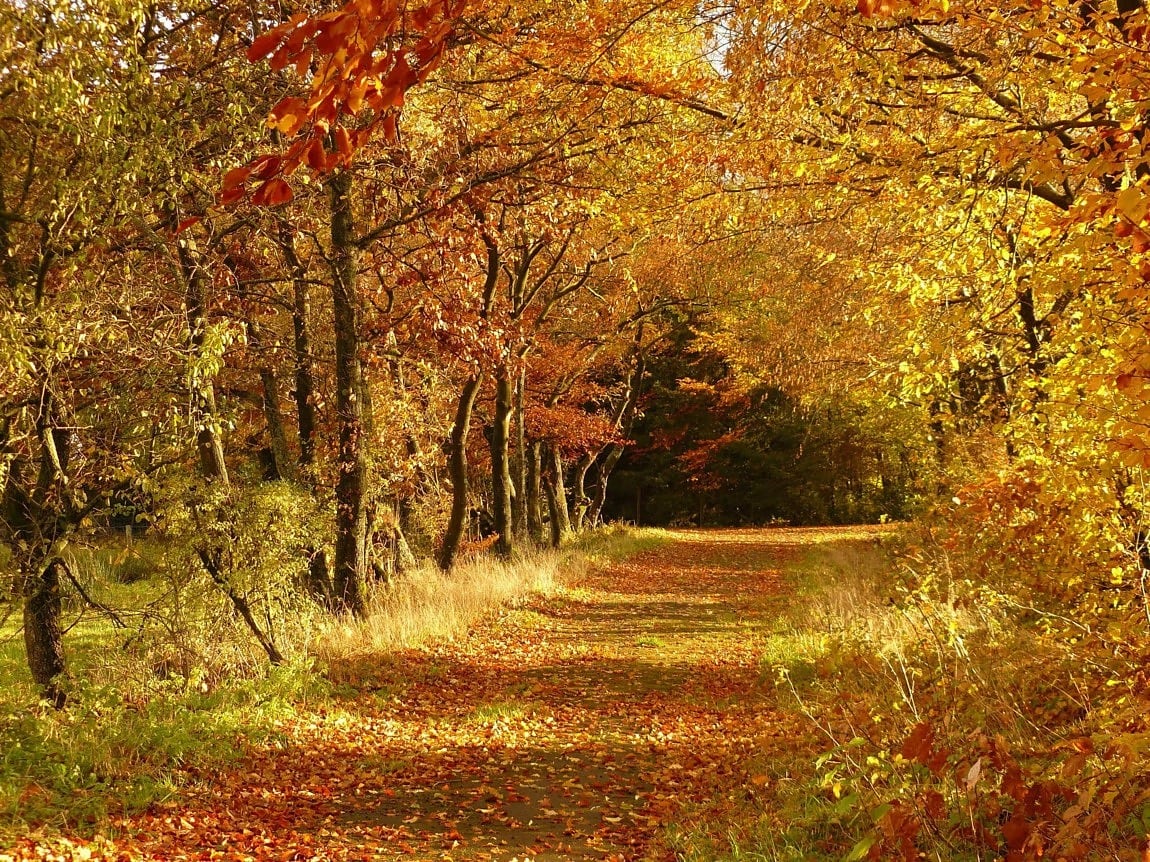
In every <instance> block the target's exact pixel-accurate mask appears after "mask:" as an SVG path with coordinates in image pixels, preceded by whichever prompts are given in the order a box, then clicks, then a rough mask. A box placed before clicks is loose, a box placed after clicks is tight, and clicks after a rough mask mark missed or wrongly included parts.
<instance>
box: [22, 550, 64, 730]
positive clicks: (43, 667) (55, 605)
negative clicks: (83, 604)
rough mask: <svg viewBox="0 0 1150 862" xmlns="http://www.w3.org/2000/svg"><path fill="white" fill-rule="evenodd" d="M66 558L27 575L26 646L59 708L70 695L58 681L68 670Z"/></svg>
mask: <svg viewBox="0 0 1150 862" xmlns="http://www.w3.org/2000/svg"><path fill="white" fill-rule="evenodd" d="M64 566H65V564H64V561H63V560H61V559H60V558H59V557H55V558H53V559H52V560H51V561H49V563H48V565H47V566H45V567H44V569H43V570H42V571H41V572H39V573H38V574H36V573H29V574H28V575H27V576H26V577H25V579H24V650H25V652H26V654H27V656H28V669H29V670H30V671H31V672H32V679H34V680H35V681H36V684H37V685H39V686H40V688H41V689H42V690H43V692H44V696H45V697H46V698H47V699H48V700H49V701H51V702H52V705H53V706H55V707H56V708H57V709H60V708H61V707H63V706H64V703H65V701H66V699H67V697H66V695H65V694H64V692H63V691H61V690H60V688H59V686H58V685H57V679H58V677H59V676H60V675H61V674H62V673H63V672H64V669H65V665H64V641H63V631H62V629H61V626H60V576H61V574H62V570H63V569H64Z"/></svg>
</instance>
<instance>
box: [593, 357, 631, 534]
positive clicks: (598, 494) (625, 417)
mask: <svg viewBox="0 0 1150 862" xmlns="http://www.w3.org/2000/svg"><path fill="white" fill-rule="evenodd" d="M640 337H641V336H640ZM645 371H646V362H645V361H644V358H643V353H642V349H641V347H639V345H638V343H637V344H636V352H635V365H634V367H633V368H632V369H631V373H630V374H629V375H628V376H627V391H626V393H625V394H624V400H623V409H622V410H621V411H620V412H619V415H618V417H617V420H616V423H615V427H616V428H617V429H618V430H619V431H620V432H621V433H622V434H623V435H625V436H630V434H631V429H632V427H633V426H634V424H635V415H636V414H637V413H638V409H639V395H640V393H641V392H642V389H643V374H644V372H645ZM622 455H623V445H622V444H621V443H612V444H611V445H610V446H609V447H608V448H607V453H606V455H605V456H604V457H603V459H602V461H600V462H599V471H598V475H597V476H596V480H595V496H594V497H593V498H592V500H591V506H590V509H588V512H587V525H588V526H591V527H594V526H596V525H597V524H598V523H599V520H600V518H601V517H602V515H603V506H604V504H605V503H606V502H607V482H608V480H610V478H611V471H612V470H614V469H615V465H616V464H618V463H619V459H620V458H621V457H622Z"/></svg>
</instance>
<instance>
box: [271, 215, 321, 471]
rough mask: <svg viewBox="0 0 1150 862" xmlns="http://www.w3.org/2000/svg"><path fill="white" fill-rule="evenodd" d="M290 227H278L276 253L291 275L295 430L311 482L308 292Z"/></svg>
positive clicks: (312, 390)
mask: <svg viewBox="0 0 1150 862" xmlns="http://www.w3.org/2000/svg"><path fill="white" fill-rule="evenodd" d="M291 231H292V229H291V226H290V225H289V224H288V223H287V222H282V223H281V224H280V236H279V245H280V251H281V253H282V254H283V256H284V260H285V261H287V264H288V266H289V267H291V271H292V316H291V320H292V336H293V345H292V346H293V351H294V353H295V404H296V427H297V428H298V430H299V460H298V461H297V462H296V463H297V464H298V465H299V468H300V471H301V473H302V474H303V477H304V478H305V479H311V478H312V476H311V473H312V469H313V467H314V465H315V441H316V426H317V421H316V411H315V376H314V374H313V372H312V355H311V351H312V347H311V288H310V285H308V283H307V267H305V266H304V264H303V262H302V261H301V260H300V258H299V255H298V254H297V253H296V250H295V241H294V239H293V237H292V232H291Z"/></svg>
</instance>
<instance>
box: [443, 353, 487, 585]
mask: <svg viewBox="0 0 1150 862" xmlns="http://www.w3.org/2000/svg"><path fill="white" fill-rule="evenodd" d="M482 383H483V373H482V372H478V373H476V374H475V375H474V376H473V377H472V378H471V379H470V380H468V381H467V383H466V384H465V385H464V387H463V391H462V392H461V393H460V395H459V404H458V405H457V406H456V409H455V424H454V425H453V426H452V428H451V443H450V446H451V454H450V459H449V463H448V470H449V473H450V476H451V517H450V519H449V520H448V522H447V531H446V533H444V536H443V545H442V546H441V547H440V549H439V558H438V561H437V562H438V563H439V568H441V569H443V570H444V571H445V572H446V571H449V570H450V569H451V567H452V566H453V565H455V558H456V555H457V554H458V553H459V545H460V543H461V542H462V541H463V531H464V529H465V528H466V527H467V498H468V488H467V435H468V434H469V433H470V431H471V414H472V412H473V411H474V409H475V398H476V396H477V395H478V394H479V387H480V386H481V385H482Z"/></svg>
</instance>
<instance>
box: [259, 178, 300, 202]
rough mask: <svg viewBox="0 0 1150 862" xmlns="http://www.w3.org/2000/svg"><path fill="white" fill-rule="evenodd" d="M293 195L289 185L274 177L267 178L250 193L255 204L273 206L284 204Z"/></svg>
mask: <svg viewBox="0 0 1150 862" xmlns="http://www.w3.org/2000/svg"><path fill="white" fill-rule="evenodd" d="M293 196H294V194H293V192H292V190H291V186H289V185H288V184H287V183H285V182H284V181H283V180H281V179H279V178H276V179H273V180H268V181H267V182H266V183H264V184H263V185H261V186H260V187H259V188H258V189H256V190H255V192H254V193H253V194H252V203H253V204H255V205H256V206H269V207H274V206H278V205H279V204H285V203H287V202H288V201H290V200H291V199H292V197H293Z"/></svg>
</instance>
